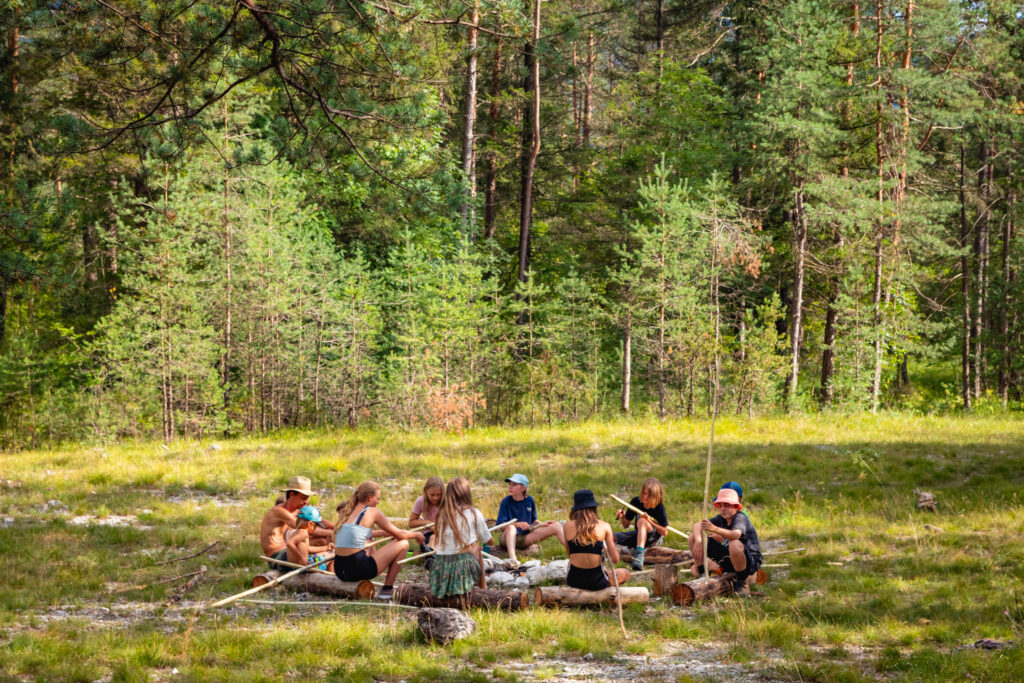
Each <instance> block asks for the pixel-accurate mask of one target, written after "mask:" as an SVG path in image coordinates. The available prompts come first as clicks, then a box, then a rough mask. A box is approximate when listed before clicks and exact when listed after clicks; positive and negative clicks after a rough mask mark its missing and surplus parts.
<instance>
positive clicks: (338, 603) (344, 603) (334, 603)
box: [239, 599, 419, 609]
mask: <svg viewBox="0 0 1024 683" xmlns="http://www.w3.org/2000/svg"><path fill="white" fill-rule="evenodd" d="M239 602H245V603H249V604H251V605H274V606H277V605H285V606H288V607H305V606H307V605H313V606H316V607H348V606H349V605H359V606H362V607H401V608H402V609H419V607H410V606H409V605H400V604H398V603H397V602H394V601H392V602H351V601H349V600H250V599H244V600H239Z"/></svg>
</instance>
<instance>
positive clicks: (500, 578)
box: [487, 572, 516, 586]
mask: <svg viewBox="0 0 1024 683" xmlns="http://www.w3.org/2000/svg"><path fill="white" fill-rule="evenodd" d="M515 580H516V577H515V576H513V575H512V574H509V573H508V572H494V573H493V574H491V575H490V576H488V577H487V583H494V584H497V585H499V586H507V585H508V584H510V583H512V582H513V581H515Z"/></svg>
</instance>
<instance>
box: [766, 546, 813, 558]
mask: <svg viewBox="0 0 1024 683" xmlns="http://www.w3.org/2000/svg"><path fill="white" fill-rule="evenodd" d="M805 550H807V548H793V549H792V550H769V551H768V552H766V553H761V556H762V557H764V556H767V555H789V554H790V553H802V552H803V551H805Z"/></svg>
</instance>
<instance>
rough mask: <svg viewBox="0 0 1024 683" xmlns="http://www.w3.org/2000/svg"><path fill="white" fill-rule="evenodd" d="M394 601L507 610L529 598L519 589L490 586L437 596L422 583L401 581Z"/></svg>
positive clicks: (524, 603) (403, 603) (431, 605)
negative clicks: (507, 589) (458, 594)
mask: <svg viewBox="0 0 1024 683" xmlns="http://www.w3.org/2000/svg"><path fill="white" fill-rule="evenodd" d="M394 599H395V601H396V602H398V603H399V604H401V605H411V606H413V607H456V608H463V609H464V608H469V607H492V608H498V609H503V610H506V611H509V612H514V611H516V610H520V609H523V608H524V607H526V606H527V605H528V604H529V601H530V598H529V596H528V595H527V594H526V593H520V592H519V591H501V590H492V589H490V588H474V589H473V592H472V593H468V594H466V595H460V596H456V597H450V598H438V597H435V596H434V594H433V593H431V592H430V586H428V585H426V584H423V583H402V584H399V585H397V586H395V597H394Z"/></svg>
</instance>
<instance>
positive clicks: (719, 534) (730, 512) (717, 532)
mask: <svg viewBox="0 0 1024 683" xmlns="http://www.w3.org/2000/svg"><path fill="white" fill-rule="evenodd" d="M714 505H715V509H717V510H718V514H717V515H715V516H714V517H712V518H711V519H704V520H701V521H699V522H697V523H696V524H694V525H693V533H692V534H690V553H691V554H692V556H693V565H692V566H691V567H690V571H691V573H692V574H693V575H694V576H700V575H701V574H702V573H703V571H704V567H703V564H704V542H703V540H702V538H701V532H703V531H707V534H708V560H709V562H708V566H709V569H711V568H715V569H721V571H724V572H735V573H736V575H735V576H734V577H733V580H732V581H733V588H734V590H736V591H737V592H739V591H741V590H742V589H743V588H744V586H745V585H746V580H747V577H749V576H752V575H753V574H755V573H756V572H757V570H758V569H760V568H761V562H762V558H761V545H760V543H758V540H757V531H756V530H755V529H754V525H753V523H752V522H751V521H750V518H749V517H747V515H746V514H745V513H743V512H740V510H742V509H743V505H742V504H741V503H740V497H739V495H737V493H736V491H735V489H732V488H723V489H722V490H720V491H719V492H718V495H717V496H715V501H714Z"/></svg>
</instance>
